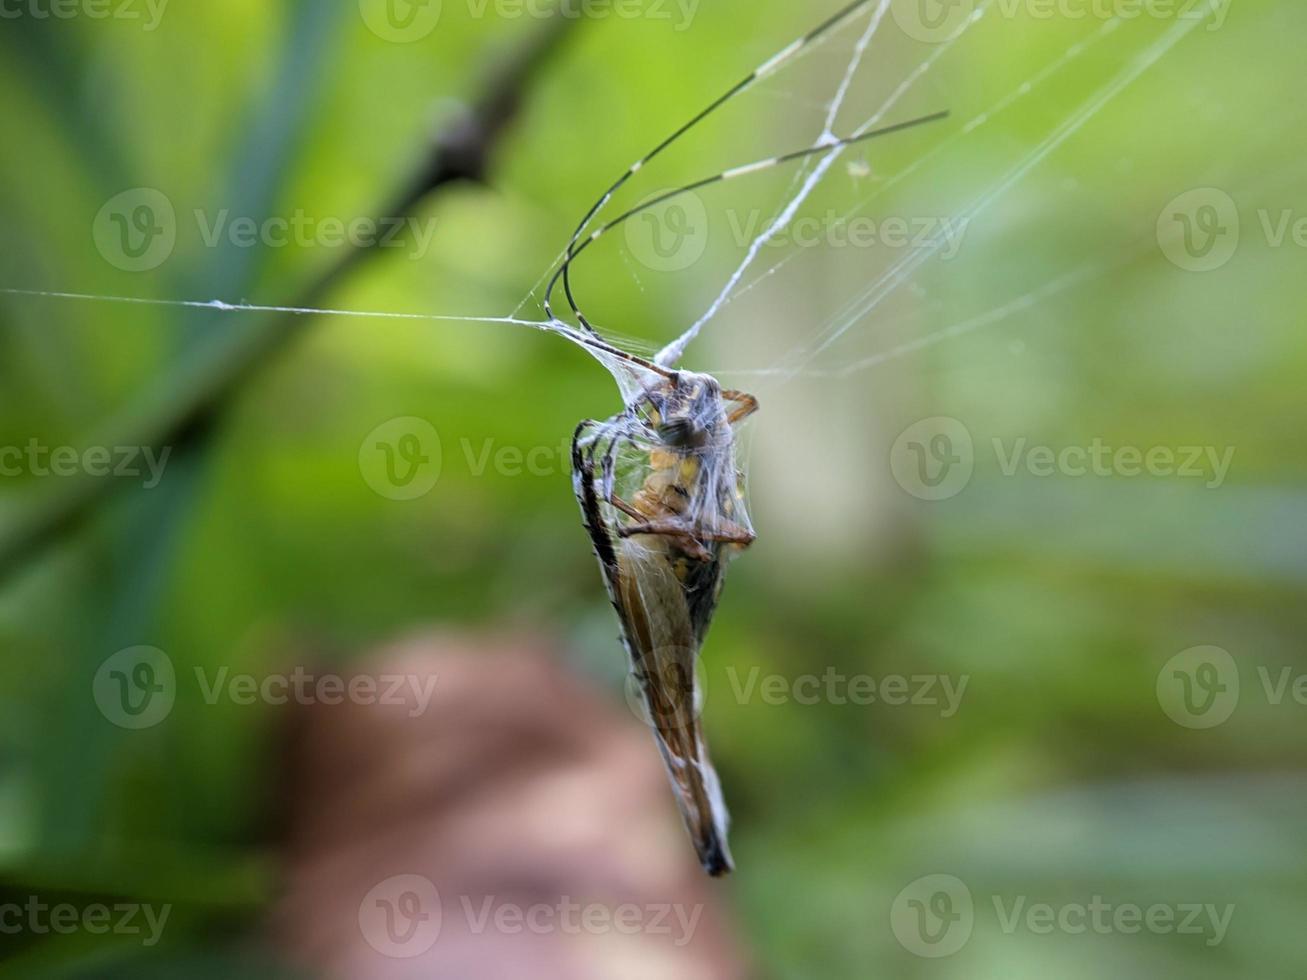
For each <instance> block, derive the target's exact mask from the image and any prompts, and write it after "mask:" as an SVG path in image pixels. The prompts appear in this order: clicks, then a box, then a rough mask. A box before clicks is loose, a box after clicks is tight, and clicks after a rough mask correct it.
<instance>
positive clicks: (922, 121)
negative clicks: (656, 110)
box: [545, 110, 949, 361]
mask: <svg viewBox="0 0 1307 980" xmlns="http://www.w3.org/2000/svg"><path fill="white" fill-rule="evenodd" d="M948 115H949V114H948V112H947V110H946V111H943V112H933V113H931V114H930V115H928V116H919V117H918V118H916V119H909V120H907V121H906V122H901V123H895V124H894V125H892V126H885V127H883V128H881V129H873V130H871V131H870V132H867V133H861V134H859V135H857V136H848V137H845V138H843V139H833V140H826V141H824V142H821V143H818V144H817V145H816V146H810V147H807V148H806V149H802V150H795V151H793V152H792V153H783V154H781V155H780V156H778V157H768V158H767V159H765V160H755V161H754V162H753V163H746V164H744V165H743V166H740V167H732V168H731V169H730V170H723V171H722V172H721V173H718V174H713V175H712V176H711V177H705V178H703V179H702V180H696V181H693V182H692V183H689V184H685V185H684V186H682V187H677V188H673V189H672V190H669V191H664V192H663V193H662V194H658V195H657V196H655V197H652V198H650V199H649V200H648V201H645V202H644V203H643V204H640V205H637V206H636V207H633V208H631V209H630V210H628V211H623V212H622V213H621V214H619V215H618V216H617V217H616V218H613V219H612V220H611V221H608V222H606V223H604V224H602V225H600V226H599V227H597V228H596V229H595V230H594V231H592V232H591V233H590V234H589V235H588V236H587V237H586V238H585V239H584V240H583V241H579V243H578V242H573V244H572V245H570V246H569V247H568V252H567V257H566V258H565V259H564V260H563V264H562V266H561V267H560V268H559V269H558V271H557V272H555V273H554V275H553V278H551V279H550V280H549V286H548V287H547V288H546V290H545V296H546V307H545V310H546V313H549V316H550V317H551V318H552V316H553V314H552V313H550V312H549V308H548V296H549V293H550V291H551V290H552V289H553V288H554V285H555V284H556V283H557V282H558V280H559V278H560V277H561V278H562V279H563V280H564V282H563V289H564V292H565V293H566V295H567V297H568V301H569V302H571V303H572V310H573V312H575V313H576V315H577V317H578V318H579V319H580V320H581V323H582V325H583V326H584V328H585V329H586V330H587V331H588V332H589V333H590V334H592V335H594V336H595V337H598V336H599V334H598V333H597V332H596V331H595V329H594V328H593V327H592V326H590V324H589V323H587V322H586V321H585V319H584V317H582V315H581V311H580V310H578V309H577V308H576V304H575V303H574V302H572V292H571V288H570V286H569V284H568V280H567V270H568V268H569V267H570V266H571V264H572V262H573V261H575V259H576V258H577V256H579V255H580V254H581V253H582V252H584V251H585V250H586V249H587V248H589V247H590V246H591V245H592V244H593V243H594V242H595V241H597V240H598V239H599V238H601V237H602V236H603V235H605V234H607V233H608V232H610V231H612V230H613V229H614V228H616V227H618V226H619V225H622V224H624V223H626V222H627V221H629V220H630V219H631V218H634V217H635V216H636V215H637V214H641V213H643V212H645V211H648V210H649V209H651V208H655V207H657V206H658V205H660V204H665V203H667V202H668V201H670V200H672V199H673V198H676V197H680V196H681V195H682V194H688V193H690V192H691V191H697V190H701V189H702V188H704V187H708V186H710V185H712V184H720V183H722V182H724V181H727V180H733V179H734V178H736V177H743V176H745V175H746V174H756V173H762V172H763V171H765V170H770V169H772V168H773V167H779V166H781V165H783V164H786V163H793V162H794V161H796V160H802V159H804V158H806V157H810V156H815V155H817V154H818V153H829V152H830V151H831V150H837V149H841V148H843V147H846V146H852V145H853V144H855V143H863V142H865V141H867V140H871V139H875V138H876V137H878V136H889V135H890V134H892V133H899V132H902V131H903V130H905V129H913V128H915V127H917V126H924V125H926V124H927V123H932V122H938V121H939V120H941V119H946V118H948ZM640 360H641V361H643V359H640Z"/></svg>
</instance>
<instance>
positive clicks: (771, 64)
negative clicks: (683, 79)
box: [544, 0, 872, 337]
mask: <svg viewBox="0 0 1307 980" xmlns="http://www.w3.org/2000/svg"><path fill="white" fill-rule="evenodd" d="M871 2H872V0H853V2H852V3H850V4H848V5H847V6H845V7H844V8H842V9H841V10H839V11H837V12H836V13H834V14H832V15H831V16H830V17H828V18H827V19H826V20H824V21H822V22H821V23H820V24H818V25H817V26H816V27H814V28H813V29H812V30H810V31H808V33H807V34H804V35H803V36H802V37H800V38H798V39H797V40H795V41H793V42H792V43H790V44H789V45H787V46H786V47H784V48H782V49H781V50H780V51H778V52H776V54H774V55H773V56H772V57H771V58H769V59H767V60H766V61H765V62H763V63H762V64H761V65H759V66H758V67H757V68H755V69H754V70H753V71H752V72H750V73H749V74H748V75H746V76H745V77H744V78H742V79H740V80H739V81H738V82H736V83H735V84H734V85H732V86H731V87H730V88H729V89H727V90H726V91H725V92H723V93H722V94H721V95H719V96H718V97H717V98H715V99H714V100H713V101H712V102H710V103H709V104H708V105H707V106H705V107H704V108H703V109H701V110H700V111H699V112H698V113H697V114H696V115H695V116H694V117H693V118H691V119H690V120H688V121H687V122H685V123H683V124H682V125H681V126H680V127H678V128H677V129H676V130H675V131H674V132H673V133H672V134H671V135H670V136H668V137H666V138H665V139H664V140H663V141H662V142H661V143H659V144H658V145H657V146H655V147H654V148H653V149H652V150H650V151H649V152H648V153H646V154H645V155H644V156H642V157H641V158H640V159H639V160H637V161H636V162H635V163H633V164H631V166H630V167H628V168H627V170H626V172H625V173H624V174H622V176H620V177H618V178H617V180H616V181H614V182H613V184H612V186H611V187H609V188H608V190H606V191H604V193H603V195H602V196H601V197H600V198H599V200H597V201H596V202H595V203H594V204H593V205H592V206H591V208H590V210H589V211H587V212H586V214H585V217H584V218H582V219H581V223H580V224H579V225H577V226H576V231H574V232H573V233H572V237H571V239H569V241H568V243H567V249H566V250H565V252H564V256H563V260H562V263H561V264H560V265H559V267H558V269H557V270H556V271H555V272H554V274H553V276H552V277H550V280H549V284H548V285H547V286H546V287H545V299H544V308H545V315H546V316H547V317H549V319H551V320H557V319H558V318H557V317H556V316H554V310H553V305H552V297H553V292H554V288H555V287H556V286H557V285H558V280H559V279H560V278H561V279H562V280H563V292H564V293H565V294H566V296H567V303H568V306H570V307H571V309H572V313H573V314H574V315H575V316H576V319H577V322H578V323H579V324H580V325H581V327H582V329H584V330H585V331H586V332H588V333H590V334H593V335H594V336H596V337H598V336H599V332H598V331H597V330H595V328H594V327H593V326H591V324H590V322H589V321H588V320H587V319H586V318H585V315H584V314H583V313H582V312H581V310H580V308H579V307H578V306H577V304H576V297H575V296H574V295H573V293H572V280H571V272H570V268H571V264H572V259H573V258H575V257H576V253H577V252H579V251H580V249H579V248H578V247H577V246H578V243H579V242H581V237H582V236H583V235H584V234H585V229H586V227H587V226H588V225H589V224H590V222H591V221H592V220H593V219H594V216H595V215H596V214H598V213H599V211H600V209H602V208H603V206H604V205H605V204H607V203H608V202H609V201H610V200H612V197H613V195H614V194H616V193H617V192H618V191H619V190H620V189H621V188H622V186H623V185H624V184H625V183H626V182H627V181H628V180H630V179H631V178H632V177H634V176H635V175H636V174H637V173H639V172H640V169H641V168H642V167H644V166H645V164H647V163H649V161H650V160H652V159H654V157H656V156H658V154H660V153H662V152H663V151H664V150H666V149H667V148H668V147H669V146H671V145H672V144H673V143H675V142H676V141H677V140H679V139H680V138H681V137H682V136H684V135H685V134H686V133H688V132H689V131H690V130H691V129H693V128H694V127H695V126H697V125H699V123H701V122H703V120H704V119H706V118H708V117H709V116H711V115H712V114H713V113H714V112H716V111H717V110H718V109H720V108H721V107H722V106H723V105H725V104H726V103H727V102H729V101H730V100H731V99H733V98H734V97H735V96H737V95H739V94H740V93H741V92H743V91H745V89H748V88H749V87H751V86H752V85H753V84H754V83H755V82H758V81H759V80H761V79H763V78H765V77H766V76H767V75H770V74H771V73H772V72H774V71H776V70H777V69H778V68H780V67H781V65H783V64H784V63H785V62H787V61H789V60H790V59H791V58H794V57H796V56H797V55H798V54H799V53H800V52H802V51H803V50H805V49H806V48H807V47H808V46H809V45H811V44H813V43H815V42H816V41H818V40H820V39H821V38H823V37H824V36H825V35H827V34H829V33H830V32H831V31H833V30H834V29H835V28H836V27H838V26H839V25H841V24H843V23H844V22H845V21H846V20H848V19H849V18H850V17H852V16H853V15H854V14H856V13H857V12H858V11H859V10H860V9H861V8H863V7H865V6H866V5H867V4H869V3H871ZM582 247H584V246H582Z"/></svg>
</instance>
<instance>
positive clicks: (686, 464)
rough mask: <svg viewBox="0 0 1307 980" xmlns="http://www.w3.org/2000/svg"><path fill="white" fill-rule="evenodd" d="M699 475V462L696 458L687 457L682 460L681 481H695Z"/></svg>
mask: <svg viewBox="0 0 1307 980" xmlns="http://www.w3.org/2000/svg"><path fill="white" fill-rule="evenodd" d="M698 475H699V460H698V459H697V458H696V457H694V456H687V457H685V459H683V460H681V479H682V480H687V481H688V480H693V479H694V478H695V477H696V476H698Z"/></svg>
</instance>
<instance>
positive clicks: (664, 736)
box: [572, 371, 758, 876]
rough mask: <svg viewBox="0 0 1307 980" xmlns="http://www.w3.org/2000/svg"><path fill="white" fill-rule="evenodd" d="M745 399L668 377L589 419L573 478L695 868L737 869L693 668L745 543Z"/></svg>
mask: <svg viewBox="0 0 1307 980" xmlns="http://www.w3.org/2000/svg"><path fill="white" fill-rule="evenodd" d="M757 407H758V403H757V401H756V399H754V398H753V396H752V395H748V394H745V393H743V392H738V391H731V390H723V389H722V388H721V386H720V385H719V384H718V383H717V381H716V379H714V378H712V377H711V376H709V375H706V374H694V373H691V372H688V371H676V372H667V373H666V374H665V376H661V377H658V380H657V381H655V382H654V383H653V384H651V385H648V386H646V387H645V388H644V389H643V390H642V391H641V393H640V394H638V395H637V396H636V397H635V398H634V399H633V400H632V402H631V404H629V405H628V406H627V408H626V410H625V411H623V412H621V413H620V414H618V415H615V416H613V417H612V418H610V419H608V420H607V421H603V422H598V421H595V420H593V419H588V420H586V421H584V422H582V423H581V424H580V425H579V426H578V427H577V430H576V434H575V436H574V438H573V441H572V479H573V486H574V489H575V492H576V498H577V501H578V502H579V503H580V506H581V514H582V517H583V521H584V524H585V528H586V530H587V531H588V532H589V534H590V540H591V543H592V544H593V546H594V552H595V556H596V557H597V558H598V559H599V566H600V569H601V570H602V572H603V577H604V581H605V583H606V584H607V587H608V595H609V598H610V599H611V600H612V603H613V608H614V609H615V610H616V611H617V618H618V621H619V622H620V624H621V634H622V642H623V645H624V646H625V647H626V652H627V654H628V656H629V657H630V663H631V673H632V675H633V676H634V678H635V680H636V682H637V684H638V686H639V691H640V694H641V697H642V699H643V702H644V705H645V708H646V709H647V712H648V719H649V721H650V724H651V726H652V728H653V730H654V736H655V738H656V740H657V742H658V747H659V749H660V750H661V752H662V757H663V762H664V763H665V764H666V766H667V772H668V775H669V776H670V778H671V784H672V789H673V791H674V793H675V795H676V800H677V803H678V804H679V806H680V810H681V815H682V817H683V818H684V820H685V825H686V828H687V829H688V830H689V832H690V837H691V838H692V840H693V841H694V846H695V850H696V851H697V852H698V855H699V862H700V863H701V864H702V865H703V868H704V870H705V871H707V872H708V873H709V874H710V875H714V876H716V875H721V874H725V873H726V872H728V871H730V870H731V869H732V867H733V865H732V861H731V854H730V850H729V848H728V846H727V842H726V833H727V826H728V822H729V817H728V814H727V810H726V806H725V803H724V802H723V799H722V793H721V787H720V784H719V782H718V779H717V773H716V772H715V771H714V770H713V766H712V763H711V762H710V761H709V758H708V747H707V744H706V742H705V741H704V736H703V731H702V729H701V727H700V724H699V718H698V711H697V705H696V698H697V695H698V690H697V684H696V682H695V664H696V662H697V660H698V656H699V650H700V649H701V647H702V645H703V641H704V638H705V636H706V635H707V632H708V627H709V624H710V623H711V622H712V617H713V612H714V611H715V610H716V608H717V602H718V600H719V598H720V597H721V592H722V584H723V582H724V581H725V576H726V566H727V563H728V562H729V561H730V559H731V558H732V557H734V556H735V555H736V554H738V553H739V552H740V551H741V550H742V549H744V548H747V547H748V546H749V545H750V544H751V543H752V542H753V540H754V533H753V530H752V528H751V527H750V525H749V517H748V514H747V513H746V511H745V506H744V495H743V492H742V489H741V479H742V476H741V473H740V470H739V468H738V466H737V464H736V459H735V427H736V425H738V424H739V422H740V421H742V420H743V419H744V418H746V417H748V416H749V415H751V414H752V413H753V412H754V411H756V410H757Z"/></svg>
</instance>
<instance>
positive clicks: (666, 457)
mask: <svg viewBox="0 0 1307 980" xmlns="http://www.w3.org/2000/svg"><path fill="white" fill-rule="evenodd" d="M679 459H680V456H678V455H677V454H676V453H674V452H672V451H671V450H670V449H653V450H650V452H649V464H650V465H651V466H652V467H653V468H654V469H655V470H670V469H671V468H672V467H674V466H675V465H676V463H677V461H678V460H679Z"/></svg>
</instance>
